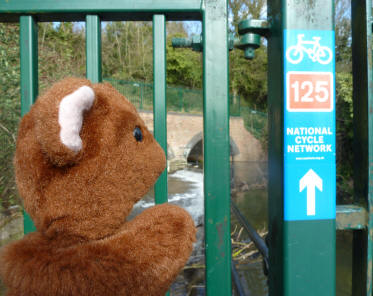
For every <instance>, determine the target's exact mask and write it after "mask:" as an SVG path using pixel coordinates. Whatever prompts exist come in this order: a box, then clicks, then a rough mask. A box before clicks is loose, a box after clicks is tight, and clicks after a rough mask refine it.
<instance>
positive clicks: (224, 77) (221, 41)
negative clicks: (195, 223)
mask: <svg viewBox="0 0 373 296" xmlns="http://www.w3.org/2000/svg"><path fill="white" fill-rule="evenodd" d="M227 15H228V8H227V1H226V0H220V1H205V9H204V13H203V43H204V45H203V48H204V50H203V66H204V73H203V74H204V89H203V92H204V105H203V116H204V117H203V118H204V122H203V123H204V129H203V132H204V198H205V243H206V290H207V295H208V296H219V295H231V293H232V291H231V245H230V242H231V240H230V159H229V153H230V151H229V150H230V147H229V146H230V145H229V96H228V84H229V81H228V33H227Z"/></svg>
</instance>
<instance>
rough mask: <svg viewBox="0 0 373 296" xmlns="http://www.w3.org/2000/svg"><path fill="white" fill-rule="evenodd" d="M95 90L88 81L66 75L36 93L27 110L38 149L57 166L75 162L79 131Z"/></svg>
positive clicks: (79, 151)
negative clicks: (31, 106) (66, 76)
mask: <svg viewBox="0 0 373 296" xmlns="http://www.w3.org/2000/svg"><path fill="white" fill-rule="evenodd" d="M94 101H95V92H94V90H93V87H92V85H91V83H90V81H88V80H86V79H79V78H67V79H64V80H62V81H60V82H58V83H56V84H55V85H53V86H52V87H51V88H50V89H49V90H48V91H47V92H46V93H45V94H44V95H42V96H40V97H39V98H38V100H37V101H36V103H35V105H34V107H33V109H32V110H31V111H32V112H31V113H32V116H33V118H34V122H35V133H36V138H37V141H38V142H39V144H40V147H41V150H42V152H43V153H44V154H45V155H46V156H47V157H48V158H49V160H50V161H51V162H52V163H53V164H54V165H57V166H64V165H66V164H73V163H76V162H77V161H78V160H79V159H80V158H81V156H82V153H83V150H84V143H83V141H82V139H81V131H82V127H83V123H84V117H85V115H86V113H88V112H89V110H90V109H91V108H92V106H93V104H94Z"/></svg>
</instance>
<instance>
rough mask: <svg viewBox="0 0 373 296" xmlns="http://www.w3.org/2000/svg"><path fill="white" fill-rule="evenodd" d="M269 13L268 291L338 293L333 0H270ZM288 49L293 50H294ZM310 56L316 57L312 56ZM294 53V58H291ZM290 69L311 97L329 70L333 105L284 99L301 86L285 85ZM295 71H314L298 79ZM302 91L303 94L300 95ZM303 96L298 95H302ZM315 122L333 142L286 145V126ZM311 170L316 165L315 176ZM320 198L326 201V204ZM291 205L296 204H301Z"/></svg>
mask: <svg viewBox="0 0 373 296" xmlns="http://www.w3.org/2000/svg"><path fill="white" fill-rule="evenodd" d="M268 19H269V20H270V23H271V35H270V38H269V43H268V65H269V67H270V68H269V73H268V100H269V101H268V108H269V155H268V158H269V185H268V186H269V256H270V271H269V285H270V287H269V294H270V295H271V296H283V295H284V296H300V295H302V296H314V295H318V296H333V295H335V160H334V157H335V153H334V150H333V149H335V148H334V144H333V143H334V139H335V133H334V126H335V118H334V113H333V112H334V111H335V107H333V103H334V100H331V99H330V98H333V97H334V95H333V93H334V88H333V84H334V74H335V73H334V65H333V58H334V54H333V53H334V39H333V36H334V32H333V31H334V4H333V1H332V0H327V1H326V0H315V1H298V0H283V1H277V0H270V1H268ZM285 38H286V42H285V40H284V39H285ZM302 38H303V39H302ZM302 42H304V43H302ZM307 42H308V43H307ZM318 42H319V45H318V46H320V47H321V46H322V49H320V51H318V52H316V54H315V55H314V56H312V55H311V56H310V55H309V52H311V51H307V50H305V49H304V48H310V47H309V46H310V45H312V44H316V46H317V43H318ZM297 44H298V45H297ZM302 44H303V45H302ZM297 46H298V47H297ZM302 46H303V47H302ZM307 46H308V47H307ZM325 46H326V47H325ZM291 48H296V50H294V49H293V51H291ZM315 48H316V47H311V50H312V52H315V51H316V50H315ZM325 48H327V49H325ZM323 50H329V51H328V52H327V53H326V54H325V55H324V57H330V59H329V60H328V61H325V60H322V59H321V55H322V51H323ZM328 53H330V55H329V56H328ZM302 54H303V56H302ZM319 55H320V56H319ZM318 56H319V57H318ZM285 57H286V58H285ZM313 57H316V58H315V59H314V60H312V58H313ZM317 57H318V58H317ZM296 58H299V60H295V59H296ZM291 59H293V60H291ZM320 60H321V62H320ZM320 69H321V70H320ZM285 71H286V73H287V75H285ZM325 73H326V74H325ZM291 74H292V75H294V76H293V77H295V78H294V79H295V80H296V79H306V80H305V81H307V83H308V84H307V83H306V84H307V85H309V84H310V83H311V84H312V83H314V84H315V85H316V87H315V88H314V90H313V91H312V94H311V97H312V98H313V99H312V100H315V98H317V97H319V95H320V93H318V92H319V90H318V89H317V88H318V87H319V86H317V85H318V83H319V82H318V81H321V80H320V79H322V78H320V77H323V76H322V75H331V76H329V78H328V79H330V80H328V82H327V83H328V84H327V85H328V88H327V89H326V90H325V91H327V92H328V98H329V101H328V102H331V103H330V105H329V108H330V109H328V110H326V109H327V108H324V109H322V107H317V108H319V109H317V108H316V107H315V109H314V110H310V111H312V112H309V111H307V110H306V109H302V108H300V107H298V108H299V109H300V110H299V109H298V110H295V107H292V106H291V105H289V104H290V103H289V102H290V95H289V93H290V91H294V93H295V90H294V89H296V88H297V87H298V84H296V83H294V84H291V86H290V85H287V83H288V82H289V81H288V80H287V79H290V78H287V77H290V75H291ZM288 75H289V76H288ZM296 75H300V76H301V77H308V76H307V75H313V76H312V78H299V76H298V77H297V76H296ZM302 75H304V76H302ZM309 77H311V76H309ZM307 79H310V80H312V82H310V81H308V80H307ZM298 81H301V80H298ZM297 83H298V82H297ZM299 83H300V82H299ZM325 83H326V82H322V83H320V84H323V85H324V84H325ZM299 85H301V84H299ZM325 85H326V84H325ZM313 86H314V85H313V84H312V87H313ZM285 87H286V89H285ZM300 87H301V86H300ZM293 88H294V89H293ZM303 89H304V86H303ZM285 90H286V91H285ZM303 95H304V94H301V96H302V97H301V98H302V100H303ZM294 96H295V94H294ZM302 100H300V101H301V102H304V101H302ZM295 102H297V99H295ZM289 106H290V107H289ZM291 108H294V109H291ZM319 110H320V111H319ZM285 115H286V117H285ZM285 124H286V134H285V130H284V128H285ZM329 124H330V125H329ZM319 125H320V126H327V128H329V129H330V131H329V132H328V137H326V136H325V137H324V138H323V139H325V141H326V142H325V143H327V144H330V145H331V146H330V147H331V151H330V153H329V154H326V153H325V154H322V155H321V154H317V153H315V154H314V155H307V154H306V153H307V152H306V151H305V152H304V153H303V154H299V155H296V153H294V154H291V149H290V150H289V147H290V148H291V147H292V146H291V144H296V143H293V142H292V141H294V138H295V137H291V136H289V135H290V133H291V132H289V131H288V128H289V129H290V130H293V128H295V127H298V128H302V127H303V128H304V129H306V128H308V127H313V128H314V127H318V126H319ZM285 141H286V142H285ZM285 143H286V144H287V146H286V149H285V147H284V144H285ZM307 147H308V146H307ZM298 148H299V147H298ZM295 152H299V151H295ZM298 156H299V157H298ZM308 156H310V157H308ZM297 157H298V158H297ZM311 169H313V170H315V171H316V173H317V174H318V176H317V177H315V174H313V173H314V171H313V170H311ZM311 175H312V176H311ZM319 175H320V176H322V177H320V176H319ZM285 176H286V177H285ZM306 177H307V178H306ZM311 177H312V178H311ZM316 180H321V181H320V182H321V183H322V186H321V185H317V186H318V187H317V188H316V185H315V182H316ZM302 184H303V185H302ZM305 184H306V185H307V186H305ZM306 187H307V189H305V188H306ZM311 196H313V197H314V198H315V199H316V210H313V211H312V210H311V209H312V208H313V209H315V208H314V207H312V205H311V204H312V203H311V202H310V203H308V202H307V200H309V201H310V200H312V199H311ZM315 196H316V197H315ZM323 200H326V201H327V202H325V203H324V202H323ZM295 204H296V205H297V208H298V205H299V208H298V210H296V207H295V206H294V205H295ZM314 204H315V203H314ZM320 205H322V207H321V206H320ZM320 213H322V214H320Z"/></svg>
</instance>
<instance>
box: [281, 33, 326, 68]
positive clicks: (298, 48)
mask: <svg viewBox="0 0 373 296" xmlns="http://www.w3.org/2000/svg"><path fill="white" fill-rule="evenodd" d="M303 37H304V34H298V35H297V44H296V45H293V46H290V47H289V48H288V50H287V51H286V59H287V60H288V61H289V62H290V63H292V64H299V63H300V62H301V61H302V60H303V57H304V53H306V54H307V55H308V57H309V58H310V59H311V61H312V62H319V63H320V64H322V65H327V64H329V63H330V62H331V60H332V58H333V54H332V51H331V49H330V48H329V47H327V46H321V45H320V40H321V37H312V39H313V40H310V41H305V40H303Z"/></svg>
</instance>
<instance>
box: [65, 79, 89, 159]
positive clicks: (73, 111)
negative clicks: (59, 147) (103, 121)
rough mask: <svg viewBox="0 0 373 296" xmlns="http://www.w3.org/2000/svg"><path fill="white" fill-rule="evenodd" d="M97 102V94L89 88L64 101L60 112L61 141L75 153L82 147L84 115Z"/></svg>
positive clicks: (72, 94)
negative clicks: (81, 134)
mask: <svg viewBox="0 0 373 296" xmlns="http://www.w3.org/2000/svg"><path fill="white" fill-rule="evenodd" d="M94 100H95V93H94V91H93V89H92V88H90V87H89V86H86V85H85V86H82V87H80V88H79V89H77V90H76V91H74V92H73V93H71V94H69V95H67V96H66V97H64V98H63V99H62V101H61V102H60V106H59V111H58V123H59V124H60V127H61V130H60V139H61V142H62V144H64V145H65V146H66V147H68V148H69V149H71V150H72V151H74V152H79V151H80V150H81V149H82V147H83V144H82V139H81V138H80V135H79V134H80V130H81V129H82V125H83V113H84V111H88V110H90V109H91V107H92V105H93V102H94Z"/></svg>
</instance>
